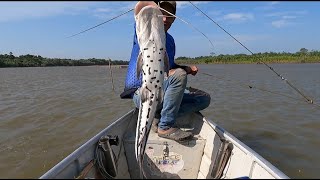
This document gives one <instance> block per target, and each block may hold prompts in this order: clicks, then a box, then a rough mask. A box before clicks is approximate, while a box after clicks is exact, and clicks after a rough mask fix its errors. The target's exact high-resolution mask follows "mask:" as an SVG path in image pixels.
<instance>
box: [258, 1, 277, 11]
mask: <svg viewBox="0 0 320 180" xmlns="http://www.w3.org/2000/svg"><path fill="white" fill-rule="evenodd" d="M277 4H280V2H279V1H271V2H267V4H266V5H264V6H261V7H257V8H256V9H258V10H259V9H261V10H272V9H275V8H276V5H277Z"/></svg>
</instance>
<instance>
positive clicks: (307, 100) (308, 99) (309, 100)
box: [189, 1, 314, 104]
mask: <svg viewBox="0 0 320 180" xmlns="http://www.w3.org/2000/svg"><path fill="white" fill-rule="evenodd" d="M189 2H190V4H192V5H193V6H194V7H195V8H197V9H198V10H199V11H200V12H201V13H202V14H204V15H205V16H206V17H207V18H209V19H210V20H211V21H212V22H213V23H215V24H216V25H217V26H218V27H219V28H220V29H222V30H223V31H224V32H226V33H227V34H228V35H229V36H230V37H232V38H233V39H234V40H235V41H237V42H238V43H239V44H240V45H241V46H242V47H244V48H245V49H246V50H248V51H249V52H250V53H251V55H254V54H253V52H252V51H250V49H248V48H247V47H246V46H245V45H243V44H242V43H241V42H240V41H238V40H237V39H236V38H235V37H233V36H232V35H231V34H230V33H229V32H227V31H226V30H225V29H224V28H223V27H221V26H220V25H219V24H218V23H217V22H215V21H214V20H213V19H212V18H210V17H209V16H208V15H207V14H206V13H204V12H203V11H201V10H200V9H199V8H198V7H197V6H196V5H194V4H193V3H192V2H191V1H189ZM260 61H261V62H262V63H263V64H264V65H266V66H267V67H268V68H269V69H270V70H271V71H272V72H274V73H275V74H276V75H277V76H279V77H280V78H281V80H284V81H285V82H286V83H287V84H288V85H289V86H290V87H291V88H293V89H294V90H295V91H297V92H298V93H299V94H300V95H301V96H302V97H304V98H305V99H306V102H308V103H310V104H313V103H314V102H313V100H312V99H310V98H309V97H307V96H306V95H304V94H303V93H302V92H301V91H300V90H299V89H298V88H296V87H295V86H293V85H292V84H291V83H290V82H289V81H288V80H287V79H286V78H284V77H283V76H282V75H281V74H279V73H277V72H276V71H275V70H274V69H273V68H272V67H271V66H269V65H268V64H266V63H265V62H263V61H262V60H260Z"/></svg>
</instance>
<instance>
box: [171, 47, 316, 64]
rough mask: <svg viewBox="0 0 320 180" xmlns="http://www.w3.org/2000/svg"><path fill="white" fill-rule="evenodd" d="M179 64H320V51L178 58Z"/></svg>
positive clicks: (304, 49) (304, 50) (306, 50)
mask: <svg viewBox="0 0 320 180" xmlns="http://www.w3.org/2000/svg"><path fill="white" fill-rule="evenodd" d="M176 60H177V63H184V64H243V63H257V64H259V63H262V62H264V63H320V51H316V50H311V51H309V50H308V49H306V48H301V49H300V51H298V52H296V53H288V52H279V53H276V52H265V53H255V54H253V55H247V54H234V55H228V54H227V55H223V54H220V55H215V54H214V53H211V55H210V56H200V57H195V58H191V57H178V58H177V59H176Z"/></svg>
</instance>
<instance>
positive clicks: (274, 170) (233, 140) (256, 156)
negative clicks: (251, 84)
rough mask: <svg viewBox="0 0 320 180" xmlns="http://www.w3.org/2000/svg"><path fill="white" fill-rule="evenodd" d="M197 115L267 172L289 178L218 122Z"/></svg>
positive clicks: (278, 176)
mask: <svg viewBox="0 0 320 180" xmlns="http://www.w3.org/2000/svg"><path fill="white" fill-rule="evenodd" d="M197 115H199V116H201V117H202V119H203V121H204V122H206V123H207V124H208V125H209V126H210V127H211V128H212V129H213V130H214V131H216V133H218V134H222V135H223V137H225V138H226V139H227V140H229V141H231V143H232V144H233V145H235V146H237V147H238V148H239V149H240V150H242V151H243V152H244V153H246V154H249V155H250V156H251V157H253V159H254V160H255V161H256V162H257V163H258V164H259V165H260V166H262V167H263V168H265V169H266V170H267V171H268V173H270V174H271V175H272V176H274V177H277V178H280V179H290V178H289V177H288V176H287V175H286V174H284V173H283V172H282V171H281V170H280V169H278V168H277V167H275V166H274V165H273V164H271V163H270V162H269V161H268V160H266V159H265V158H264V157H262V156H261V155H260V154H258V153H257V152H256V151H254V150H253V149H251V148H250V147H249V146H247V145H246V144H245V143H243V142H242V141H240V140H239V139H238V138H236V137H235V136H233V135H232V134H230V133H229V132H228V131H226V130H225V129H224V128H222V127H220V126H219V125H218V124H216V123H215V122H213V121H212V120H211V119H207V118H206V117H205V116H203V115H202V114H201V113H200V112H199V113H197ZM217 131H219V132H217Z"/></svg>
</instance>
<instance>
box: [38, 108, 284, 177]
mask: <svg viewBox="0 0 320 180" xmlns="http://www.w3.org/2000/svg"><path fill="white" fill-rule="evenodd" d="M134 113H135V108H134V109H132V110H130V111H129V112H127V113H126V114H125V115H123V116H121V117H120V118H118V119H117V120H116V121H114V122H113V123H111V124H110V125H108V126H107V127H106V128H105V129H103V130H101V131H100V132H99V133H98V134H96V135H95V136H93V137H92V138H91V139H89V140H88V141H86V142H85V143H84V144H82V145H81V146H80V147H79V148H77V149H76V150H75V151H73V152H72V153H71V154H69V155H68V156H67V157H65V158H64V159H63V160H62V161H60V162H59V163H57V164H56V165H55V166H53V167H52V168H51V169H49V170H48V171H47V172H46V173H45V174H43V175H42V176H41V177H40V178H39V179H48V178H52V175H58V174H59V173H60V172H62V171H63V170H64V169H65V168H66V167H67V166H68V165H70V164H71V163H72V162H74V161H75V160H76V159H78V158H79V157H80V156H81V155H82V153H84V152H85V151H87V149H88V148H90V147H92V145H94V143H96V142H98V141H99V139H100V137H101V136H103V135H104V134H105V133H106V132H107V131H109V130H110V129H112V128H113V127H114V126H116V125H117V124H119V123H122V122H123V121H125V120H127V117H128V116H130V115H133V114H134ZM194 114H195V115H196V116H199V117H200V118H201V119H202V120H203V121H204V122H205V123H207V124H208V125H209V126H210V127H211V128H212V129H213V130H214V131H215V132H216V133H217V134H218V135H222V136H223V137H224V138H225V139H226V140H229V141H230V142H231V143H232V144H233V145H235V146H237V147H238V148H239V149H240V150H242V151H243V152H244V153H246V154H248V155H250V156H251V157H252V158H253V159H254V161H255V162H257V163H258V164H259V165H260V166H262V167H263V168H265V169H266V170H267V172H268V173H270V174H271V175H273V176H274V177H276V178H280V179H289V177H288V176H287V175H285V174H284V173H283V172H282V171H280V170H279V169H278V168H277V167H275V166H274V165H272V164H271V163H270V162H269V161H267V160H266V159H265V158H263V157H262V156H261V155H259V154H258V153H257V152H255V151H254V150H253V149H251V148H250V147H249V146H247V145H246V144H244V143H243V142H242V141H240V140H239V139H238V138H236V137H235V136H233V135H232V134H230V133H229V132H228V131H226V130H225V129H224V128H222V127H220V126H219V125H217V124H216V123H215V122H213V121H212V120H211V119H208V118H206V117H205V116H203V115H202V113H200V112H197V113H194Z"/></svg>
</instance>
